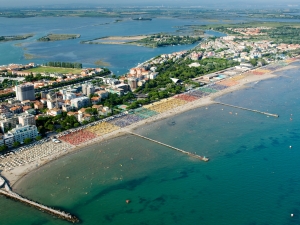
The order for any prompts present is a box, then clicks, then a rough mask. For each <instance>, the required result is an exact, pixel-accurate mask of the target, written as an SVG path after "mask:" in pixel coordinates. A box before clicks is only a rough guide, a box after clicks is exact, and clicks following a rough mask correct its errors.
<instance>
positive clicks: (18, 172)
mask: <svg viewBox="0 0 300 225" xmlns="http://www.w3.org/2000/svg"><path fill="white" fill-rule="evenodd" d="M295 67H296V66H292V65H288V66H285V67H283V68H280V69H278V70H276V71H279V70H280V71H282V70H288V69H292V68H295ZM276 71H274V72H276ZM275 77H277V75H274V74H273V73H266V74H263V75H254V74H253V75H247V76H244V77H243V78H241V79H239V83H238V84H237V85H235V86H231V87H228V88H227V89H224V90H221V91H219V92H216V93H211V94H209V95H208V96H205V97H202V98H200V99H197V100H195V101H191V102H188V103H186V104H184V105H180V106H177V107H176V108H172V109H170V110H168V111H165V112H162V113H160V114H157V115H154V116H152V117H150V118H147V119H144V120H141V121H138V122H136V123H133V124H131V125H129V126H126V127H123V128H118V129H115V130H114V131H112V132H111V133H107V134H104V135H102V136H98V137H96V138H94V139H92V140H90V141H86V142H84V143H83V144H81V145H77V146H72V145H70V144H67V143H61V144H66V145H65V147H64V150H63V151H53V154H51V155H48V156H45V157H43V158H41V159H38V160H35V161H32V162H30V163H28V164H25V165H22V166H18V167H15V168H13V169H11V170H10V171H2V172H1V175H3V176H4V177H5V178H6V179H7V180H9V182H10V185H11V186H13V185H16V184H17V181H18V180H20V178H22V177H23V176H25V175H26V174H28V173H30V172H31V171H33V170H36V169H38V168H41V167H42V166H43V165H45V164H47V163H49V162H51V161H53V160H56V159H58V158H60V157H62V156H64V155H67V154H70V153H75V152H77V151H80V150H84V149H85V147H87V146H89V145H93V144H95V143H98V142H101V141H104V140H108V139H112V138H116V137H118V136H120V135H126V134H128V132H129V131H134V130H135V129H136V128H137V127H140V126H143V125H145V124H148V123H152V122H154V121H158V120H162V119H165V118H168V117H171V116H174V115H176V114H180V113H183V112H186V111H189V110H192V109H195V108H199V107H203V106H207V105H210V104H214V103H215V101H214V99H215V98H217V97H219V96H222V95H224V94H227V93H230V92H233V91H236V90H240V89H242V88H246V87H247V86H246V84H248V83H252V82H257V81H261V80H265V79H270V78H275ZM230 79H231V78H228V80H230ZM56 146H57V147H58V148H59V146H60V144H58V145H56ZM56 146H54V147H53V148H56Z"/></svg>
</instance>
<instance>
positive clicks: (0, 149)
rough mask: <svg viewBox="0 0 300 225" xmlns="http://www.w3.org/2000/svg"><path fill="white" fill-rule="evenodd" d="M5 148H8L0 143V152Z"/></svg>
mask: <svg viewBox="0 0 300 225" xmlns="http://www.w3.org/2000/svg"><path fill="white" fill-rule="evenodd" d="M6 149H8V147H7V146H6V145H1V146H0V152H2V151H4V150H6Z"/></svg>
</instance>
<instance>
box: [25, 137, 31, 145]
mask: <svg viewBox="0 0 300 225" xmlns="http://www.w3.org/2000/svg"><path fill="white" fill-rule="evenodd" d="M30 142H32V139H31V138H25V139H24V143H25V144H26V145H27V144H29V143H30Z"/></svg>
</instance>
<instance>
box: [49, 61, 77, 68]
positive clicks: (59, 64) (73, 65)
mask: <svg viewBox="0 0 300 225" xmlns="http://www.w3.org/2000/svg"><path fill="white" fill-rule="evenodd" d="M44 66H51V67H62V68H75V69H82V63H72V62H47V63H44Z"/></svg>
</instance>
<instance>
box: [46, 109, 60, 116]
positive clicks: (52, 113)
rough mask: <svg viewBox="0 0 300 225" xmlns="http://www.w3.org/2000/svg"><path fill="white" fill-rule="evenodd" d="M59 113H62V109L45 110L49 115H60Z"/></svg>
mask: <svg viewBox="0 0 300 225" xmlns="http://www.w3.org/2000/svg"><path fill="white" fill-rule="evenodd" d="M61 113H62V110H61V109H58V108H53V109H49V110H48V111H47V115H49V116H57V115H60V114H61Z"/></svg>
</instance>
